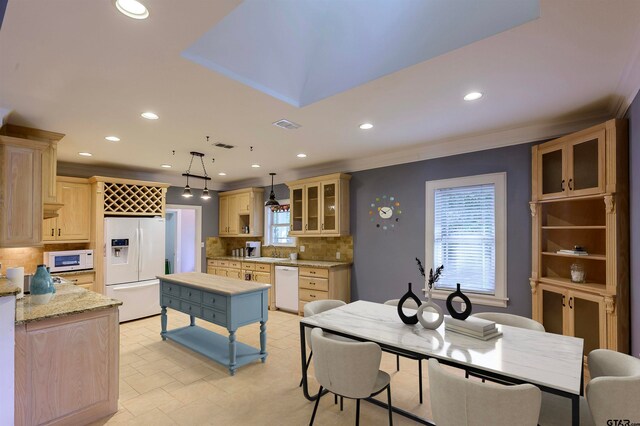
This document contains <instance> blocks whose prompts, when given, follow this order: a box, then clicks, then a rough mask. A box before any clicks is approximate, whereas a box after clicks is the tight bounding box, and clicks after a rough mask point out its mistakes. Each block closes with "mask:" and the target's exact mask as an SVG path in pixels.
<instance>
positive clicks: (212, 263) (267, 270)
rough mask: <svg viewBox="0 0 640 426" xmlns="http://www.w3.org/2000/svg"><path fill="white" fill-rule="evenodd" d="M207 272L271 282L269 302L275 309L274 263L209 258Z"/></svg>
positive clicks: (270, 306) (239, 278)
mask: <svg viewBox="0 0 640 426" xmlns="http://www.w3.org/2000/svg"><path fill="white" fill-rule="evenodd" d="M207 273H208V274H212V275H218V276H220V277H228V278H235V279H237V280H247V277H248V278H249V280H250V281H255V282H259V283H264V284H271V288H269V292H268V296H269V300H268V302H267V303H268V306H269V309H271V310H273V309H275V303H276V299H275V292H274V285H273V284H274V281H275V275H274V273H273V265H271V264H268V263H257V262H251V261H246V260H226V259H209V260H207Z"/></svg>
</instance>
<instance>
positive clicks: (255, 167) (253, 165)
mask: <svg viewBox="0 0 640 426" xmlns="http://www.w3.org/2000/svg"><path fill="white" fill-rule="evenodd" d="M251 167H253V168H254V169H257V168H258V167H260V164H252V165H251Z"/></svg>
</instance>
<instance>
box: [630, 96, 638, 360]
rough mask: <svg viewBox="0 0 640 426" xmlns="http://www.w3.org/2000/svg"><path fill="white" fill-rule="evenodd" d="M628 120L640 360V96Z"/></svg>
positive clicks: (634, 327)
mask: <svg viewBox="0 0 640 426" xmlns="http://www.w3.org/2000/svg"><path fill="white" fill-rule="evenodd" d="M627 118H628V119H629V171H630V179H629V180H630V182H629V183H630V186H629V193H630V196H631V199H630V207H629V208H630V212H629V213H630V219H631V254H630V256H629V258H630V259H631V280H630V286H631V288H630V289H629V291H630V299H629V303H630V306H629V308H630V310H631V354H632V355H635V356H640V261H639V259H640V258H639V257H638V256H640V93H639V94H637V95H636V98H635V100H634V101H633V103H632V104H631V107H629V110H628V111H627Z"/></svg>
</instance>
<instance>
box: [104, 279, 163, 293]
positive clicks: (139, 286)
mask: <svg viewBox="0 0 640 426" xmlns="http://www.w3.org/2000/svg"><path fill="white" fill-rule="evenodd" d="M154 285H155V286H157V285H158V282H157V281H155V282H152V283H145V284H139V285H132V286H127V287H118V286H112V287H113V288H112V290H113V291H126V290H131V289H135V288H145V287H151V286H154Z"/></svg>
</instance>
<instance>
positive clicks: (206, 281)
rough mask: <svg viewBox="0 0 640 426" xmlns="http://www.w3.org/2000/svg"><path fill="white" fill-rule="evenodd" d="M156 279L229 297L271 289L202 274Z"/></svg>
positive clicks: (181, 274)
mask: <svg viewBox="0 0 640 426" xmlns="http://www.w3.org/2000/svg"><path fill="white" fill-rule="evenodd" d="M158 279H159V280H161V281H167V282H172V283H176V284H184V285H188V286H190V287H193V288H199V289H202V290H212V291H215V292H217V293H221V294H226V295H229V296H231V295H234V294H242V293H251V292H253V291H259V290H265V289H268V288H269V287H271V284H262V283H256V282H252V281H244V280H237V279H235V278H226V277H219V276H216V275H210V274H203V273H202V272H182V273H179V274H169V275H158Z"/></svg>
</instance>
